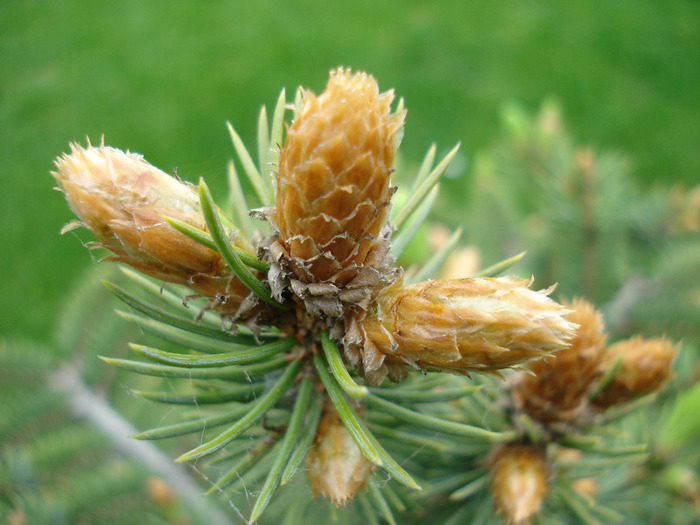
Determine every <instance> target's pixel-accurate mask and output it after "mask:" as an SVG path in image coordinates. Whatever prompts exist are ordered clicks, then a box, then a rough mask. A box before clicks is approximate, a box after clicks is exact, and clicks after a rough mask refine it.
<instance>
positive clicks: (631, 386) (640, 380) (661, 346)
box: [593, 336, 679, 408]
mask: <svg viewBox="0 0 700 525" xmlns="http://www.w3.org/2000/svg"><path fill="white" fill-rule="evenodd" d="M678 346H679V345H678V344H675V343H672V342H671V341H667V340H666V339H643V338H642V337H640V336H637V337H633V338H632V339H629V340H627V341H621V342H619V343H617V344H615V345H613V346H612V347H610V349H609V350H608V352H607V354H606V355H605V361H604V362H603V368H604V369H606V370H607V369H610V368H611V367H613V366H615V365H616V363H617V361H618V360H621V365H620V369H619V370H618V372H617V374H615V377H613V379H612V381H611V382H610V384H609V385H608V386H607V387H606V388H605V389H604V390H603V391H602V392H601V394H600V395H599V396H598V397H596V398H595V399H594V400H593V404H594V405H595V406H596V407H598V408H607V407H609V406H611V405H616V404H619V403H627V402H629V401H632V400H634V399H637V398H638V397H642V396H645V395H647V394H651V393H652V392H654V391H656V390H658V389H659V387H661V385H662V384H663V383H664V382H665V381H666V380H667V379H668V378H669V377H670V376H671V363H672V362H673V358H674V357H675V356H676V353H677V352H678Z"/></svg>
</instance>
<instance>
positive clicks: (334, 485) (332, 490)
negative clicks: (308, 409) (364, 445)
mask: <svg viewBox="0 0 700 525" xmlns="http://www.w3.org/2000/svg"><path fill="white" fill-rule="evenodd" d="M324 412H325V413H324V415H323V417H322V418H321V422H320V423H319V427H318V433H317V434H316V445H315V446H314V447H312V448H311V449H310V450H309V455H308V456H307V464H308V467H309V470H308V476H309V481H310V483H311V488H312V490H313V492H314V495H316V494H319V493H320V494H322V495H323V496H324V497H326V498H329V499H330V500H331V502H333V504H334V505H335V506H336V507H342V506H344V505H345V504H346V503H347V501H348V500H349V499H352V498H353V497H354V496H355V494H357V492H358V491H359V490H360V489H362V488H363V487H364V486H365V484H366V483H367V478H368V477H369V475H370V473H371V471H372V464H371V463H370V462H369V461H367V458H365V456H364V455H363V454H362V451H360V449H359V448H358V447H357V445H356V444H355V441H353V439H352V436H351V435H350V433H349V432H348V430H347V429H346V428H345V425H343V422H342V421H341V420H340V417H338V413H337V412H336V410H335V408H334V407H333V405H331V404H330V403H328V404H327V405H326V407H325V408H324Z"/></svg>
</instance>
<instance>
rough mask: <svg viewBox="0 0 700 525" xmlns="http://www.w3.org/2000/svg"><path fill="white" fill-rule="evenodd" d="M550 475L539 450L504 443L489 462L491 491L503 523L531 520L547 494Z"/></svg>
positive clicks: (519, 522) (523, 524) (544, 458)
mask: <svg viewBox="0 0 700 525" xmlns="http://www.w3.org/2000/svg"><path fill="white" fill-rule="evenodd" d="M549 475H550V470H549V466H548V465H547V460H546V456H545V453H544V451H543V450H540V449H538V448H534V447H525V446H519V445H508V446H505V447H503V448H501V449H499V450H498V451H496V453H495V454H494V456H493V458H492V463H491V491H492V494H493V501H494V504H495V506H496V509H497V510H498V512H499V513H500V514H501V515H502V516H503V518H504V519H505V521H506V522H507V523H512V524H517V525H525V524H527V523H531V522H532V520H533V519H534V518H535V517H536V516H537V514H538V513H539V512H540V509H541V508H542V504H543V502H544V499H545V498H546V497H547V494H548V493H549V483H548V478H549Z"/></svg>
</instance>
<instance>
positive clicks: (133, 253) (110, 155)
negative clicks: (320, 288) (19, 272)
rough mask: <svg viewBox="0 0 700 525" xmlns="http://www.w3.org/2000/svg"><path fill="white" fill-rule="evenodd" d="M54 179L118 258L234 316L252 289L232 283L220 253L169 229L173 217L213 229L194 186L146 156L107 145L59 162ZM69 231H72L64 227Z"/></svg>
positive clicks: (78, 149)
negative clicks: (213, 299) (215, 300)
mask: <svg viewBox="0 0 700 525" xmlns="http://www.w3.org/2000/svg"><path fill="white" fill-rule="evenodd" d="M56 167H57V168H58V171H57V172H53V173H52V175H53V176H54V177H55V178H56V180H57V181H58V183H59V185H60V189H61V190H62V191H63V193H64V194H65V195H66V199H67V201H68V204H69V205H70V207H71V209H72V210H73V211H74V212H75V214H76V215H77V216H78V218H79V219H80V223H74V224H82V225H83V226H85V227H86V228H87V229H89V230H90V231H91V232H92V233H93V235H95V237H96V238H97V240H98V245H99V246H101V247H103V248H106V249H108V250H110V251H111V252H112V253H113V254H114V255H113V256H111V257H108V259H109V260H113V261H118V262H123V263H125V264H128V265H129V266H131V267H133V268H135V269H136V270H139V271H140V272H142V273H145V274H146V275H149V276H151V277H155V278H156V279H160V280H163V281H166V282H172V283H177V284H182V285H186V286H188V287H189V288H192V289H193V290H195V291H196V292H197V293H199V294H201V295H203V296H206V297H217V298H218V302H219V303H221V309H222V311H225V312H235V311H236V310H237V309H238V307H239V306H240V303H241V301H242V300H243V298H245V297H246V296H247V295H248V293H249V292H248V289H247V288H246V287H245V286H244V285H243V284H242V283H241V282H240V281H238V280H237V279H231V277H230V276H229V271H228V269H227V267H226V264H225V263H224V261H223V259H222V258H221V256H220V255H219V254H218V253H217V252H215V251H213V250H210V249H209V248H206V247H204V246H202V245H201V244H199V243H197V242H195V241H193V240H191V239H190V238H189V237H187V236H185V235H183V234H181V233H180V232H178V231H177V230H175V229H174V228H173V227H172V226H170V225H169V224H168V223H167V222H166V221H165V220H164V219H163V216H170V217H173V218H175V219H178V220H180V221H182V222H185V223H187V224H189V225H191V226H194V227H196V228H199V229H202V230H206V224H205V221H204V217H203V216H202V212H201V208H200V205H199V199H198V197H197V193H196V191H194V189H193V188H192V186H191V185H189V184H186V183H183V182H181V181H180V180H178V179H176V178H174V177H171V176H170V175H167V174H166V173H164V172H162V171H161V170H159V169H158V168H156V167H154V166H152V165H150V164H149V163H148V162H146V161H145V160H144V159H143V157H142V156H141V155H137V154H134V153H130V152H123V151H121V150H118V149H115V148H110V147H107V146H100V147H93V146H91V145H88V147H87V148H82V147H80V146H78V145H77V144H71V154H70V155H64V156H62V157H60V158H59V159H57V160H56ZM64 230H65V228H64Z"/></svg>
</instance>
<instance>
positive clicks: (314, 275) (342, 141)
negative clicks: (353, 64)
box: [271, 68, 405, 317]
mask: <svg viewBox="0 0 700 525" xmlns="http://www.w3.org/2000/svg"><path fill="white" fill-rule="evenodd" d="M393 99H394V94H393V91H388V92H386V93H381V94H380V93H379V89H378V86H377V82H376V81H375V80H374V78H373V77H372V76H370V75H367V74H366V73H355V74H352V73H351V72H350V71H346V70H344V69H342V68H339V69H338V70H335V71H332V72H331V76H330V80H329V81H328V85H327V86H326V89H325V91H324V92H323V93H321V95H319V96H316V95H314V94H313V93H311V92H309V91H305V92H304V98H303V100H302V102H301V106H300V107H299V108H297V114H296V117H295V120H294V122H293V123H292V125H291V127H290V128H289V131H288V133H287V139H286V142H285V145H284V147H283V148H282V150H281V152H280V158H279V170H278V173H277V197H276V207H275V209H274V211H273V212H272V213H271V218H272V219H273V221H274V223H275V225H276V226H277V235H278V237H279V246H278V247H277V250H276V252H275V254H273V259H274V260H275V261H276V262H277V261H280V260H282V261H281V262H282V264H283V265H284V266H286V268H285V271H286V272H289V273H290V274H291V275H290V278H291V279H296V280H297V281H298V283H297V284H296V285H295V287H294V292H295V293H297V295H301V296H304V294H305V293H306V292H305V290H306V289H305V288H304V286H303V285H306V284H310V283H311V284H313V283H321V282H327V283H331V284H332V285H334V286H336V287H343V286H345V285H349V286H351V287H352V285H351V284H350V283H351V282H352V281H353V279H356V278H357V277H358V274H359V275H363V276H364V277H361V278H360V279H359V280H358V281H360V280H361V281H363V284H365V285H366V284H367V282H366V281H367V279H368V278H369V277H371V279H370V281H374V282H373V283H370V285H371V284H376V285H379V284H380V283H381V279H378V278H379V277H381V276H382V274H384V273H385V272H386V271H387V267H388V263H389V261H388V250H389V245H388V237H389V233H390V231H389V229H388V228H387V219H388V212H389V200H390V198H391V194H392V192H393V190H392V188H391V183H390V174H391V171H392V168H391V166H392V163H393V161H394V154H395V152H396V147H397V146H398V138H399V135H400V130H401V128H402V125H403V120H404V114H405V112H403V111H402V112H401V113H398V114H391V109H390V106H391V102H392V100H393ZM273 251H274V250H273ZM355 284H357V282H356V283H355ZM273 287H274V283H273ZM335 292H336V293H337V290H336V291H335ZM311 295H318V293H317V291H314V292H312V293H311ZM312 309H313V308H312ZM325 313H327V314H329V315H331V314H332V312H330V311H327V312H325ZM341 314H342V312H339V311H336V315H335V316H336V317H338V316H340V315H341Z"/></svg>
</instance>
